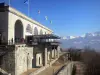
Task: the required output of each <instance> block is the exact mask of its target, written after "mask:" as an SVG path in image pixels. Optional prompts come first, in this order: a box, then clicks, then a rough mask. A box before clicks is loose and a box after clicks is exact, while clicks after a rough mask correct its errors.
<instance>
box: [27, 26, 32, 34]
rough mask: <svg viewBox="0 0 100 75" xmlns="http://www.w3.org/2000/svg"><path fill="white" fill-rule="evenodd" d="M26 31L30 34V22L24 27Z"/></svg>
mask: <svg viewBox="0 0 100 75" xmlns="http://www.w3.org/2000/svg"><path fill="white" fill-rule="evenodd" d="M26 32H28V33H30V34H32V27H31V25H30V24H28V25H27V27H26Z"/></svg>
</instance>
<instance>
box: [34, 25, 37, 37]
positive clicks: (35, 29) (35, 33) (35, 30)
mask: <svg viewBox="0 0 100 75" xmlns="http://www.w3.org/2000/svg"><path fill="white" fill-rule="evenodd" d="M34 35H38V29H37V27H35V28H34Z"/></svg>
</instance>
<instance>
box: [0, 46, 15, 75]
mask: <svg viewBox="0 0 100 75" xmlns="http://www.w3.org/2000/svg"><path fill="white" fill-rule="evenodd" d="M0 49H2V50H3V52H5V53H4V54H3V55H2V56H0V60H1V61H0V63H1V64H0V72H1V73H2V74H12V75H15V51H14V47H9V46H7V48H6V47H2V48H0ZM0 52H2V51H0Z"/></svg>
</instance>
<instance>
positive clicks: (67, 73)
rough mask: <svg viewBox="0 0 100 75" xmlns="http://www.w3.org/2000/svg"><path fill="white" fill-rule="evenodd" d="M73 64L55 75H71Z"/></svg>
mask: <svg viewBox="0 0 100 75" xmlns="http://www.w3.org/2000/svg"><path fill="white" fill-rule="evenodd" d="M73 65H74V64H73V62H71V63H68V64H67V65H66V66H65V67H64V68H63V69H62V70H61V71H60V72H59V73H58V74H56V75H72V70H73Z"/></svg>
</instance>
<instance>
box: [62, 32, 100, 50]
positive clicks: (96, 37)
mask: <svg viewBox="0 0 100 75" xmlns="http://www.w3.org/2000/svg"><path fill="white" fill-rule="evenodd" d="M60 42H61V47H62V48H71V47H75V48H84V47H86V46H89V47H91V48H94V49H96V50H99V49H100V31H98V32H94V33H86V34H84V35H82V36H65V37H62V38H61V40H60Z"/></svg>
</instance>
